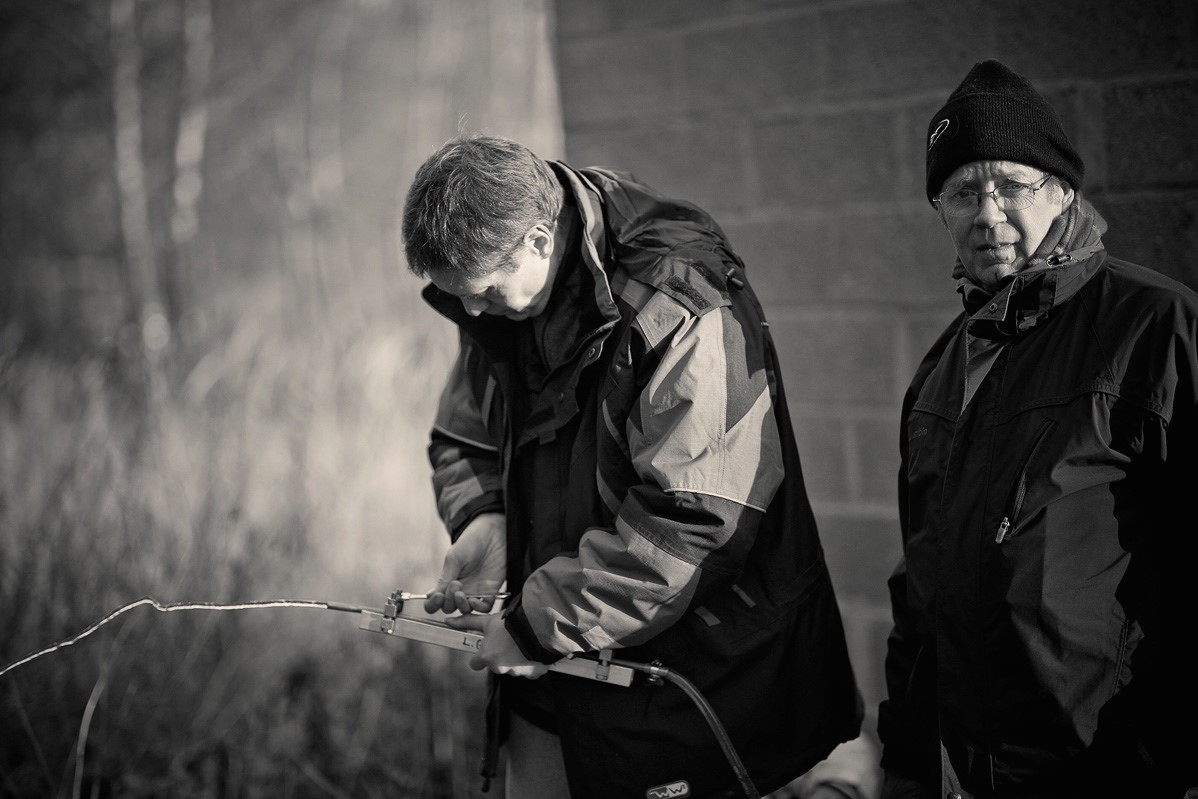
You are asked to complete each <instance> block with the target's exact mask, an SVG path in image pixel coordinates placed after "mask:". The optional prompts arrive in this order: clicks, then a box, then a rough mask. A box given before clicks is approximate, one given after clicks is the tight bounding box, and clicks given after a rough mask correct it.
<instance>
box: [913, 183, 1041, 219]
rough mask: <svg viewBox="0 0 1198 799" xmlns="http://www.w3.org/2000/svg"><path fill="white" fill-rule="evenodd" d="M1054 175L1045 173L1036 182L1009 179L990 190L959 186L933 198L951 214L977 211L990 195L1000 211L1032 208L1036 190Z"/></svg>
mask: <svg viewBox="0 0 1198 799" xmlns="http://www.w3.org/2000/svg"><path fill="white" fill-rule="evenodd" d="M1050 178H1052V175H1045V176H1044V177H1043V178H1041V179H1040V180H1038V181H1036V183H1021V182H1019V181H1017V180H1009V181H1007V182H1006V183H1004V184H1002V185H1001V186H996V187H995V188H994V189H992V190H990V191H977V190H976V189H967V188H959V189H953V190H952V191H944V192H941V193H940V194H937V195H936V196H935V197H933V198H932V202H933V203H934V204H935V205H936V207H937V208H940V209H941V210H943V211H944V213H946V214H948V215H949V216H969V215H971V214H975V213H977V210H978V208H980V207H981V205H982V198H983V197H990V198H992V199H993V200H994V203H995V205H997V206H998V209H999V210H1000V211H1022V210H1023V209H1025V208H1031V207H1032V204H1033V203H1034V202H1035V201H1036V192H1038V191H1040V189H1042V188H1044V186H1045V185H1046V184H1047V183H1048V181H1049V179H1050Z"/></svg>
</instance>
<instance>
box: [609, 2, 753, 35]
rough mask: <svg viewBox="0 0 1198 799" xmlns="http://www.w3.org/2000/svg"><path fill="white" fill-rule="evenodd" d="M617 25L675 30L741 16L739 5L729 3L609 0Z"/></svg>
mask: <svg viewBox="0 0 1198 799" xmlns="http://www.w3.org/2000/svg"><path fill="white" fill-rule="evenodd" d="M606 5H609V6H610V7H611V9H612V16H613V17H614V18H615V20H616V24H617V25H619V26H621V27H625V28H640V27H647V26H653V25H671V26H674V27H678V26H685V25H687V24H693V23H695V22H697V21H702V22H703V23H704V24H711V23H712V21H713V20H720V19H722V18H724V17H728V16H733V15H736V14H738V13H739V9H738V7H737V4H736V3H729V2H727V0H653V2H651V3H646V2H645V0H608V2H607V3H606Z"/></svg>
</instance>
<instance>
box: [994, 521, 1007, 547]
mask: <svg viewBox="0 0 1198 799" xmlns="http://www.w3.org/2000/svg"><path fill="white" fill-rule="evenodd" d="M1010 531H1011V518H1010V517H1009V516H1004V517H1002V522H1001V523H1000V524H999V525H998V535H996V536H994V543H996V544H1001V543H1002V542H1003V541H1005V540H1006V539H1007V533H1009V532H1010Z"/></svg>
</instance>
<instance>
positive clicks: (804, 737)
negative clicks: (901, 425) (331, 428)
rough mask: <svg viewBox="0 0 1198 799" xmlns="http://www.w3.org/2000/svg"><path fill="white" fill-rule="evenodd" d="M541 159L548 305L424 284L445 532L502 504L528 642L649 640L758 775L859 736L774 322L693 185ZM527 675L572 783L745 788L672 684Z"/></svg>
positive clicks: (792, 773)
mask: <svg viewBox="0 0 1198 799" xmlns="http://www.w3.org/2000/svg"><path fill="white" fill-rule="evenodd" d="M553 168H554V169H555V171H556V172H557V174H558V175H559V178H560V179H561V180H562V182H563V184H564V185H565V186H566V187H567V192H568V194H569V197H570V202H571V203H573V204H574V205H575V206H576V207H577V209H578V211H579V213H580V215H581V219H582V221H583V228H584V232H583V235H581V236H580V241H579V244H578V251H577V253H576V257H573V258H569V259H567V260H566V261H565V262H564V264H563V267H562V269H563V270H571V271H570V272H569V273H568V274H567V275H566V277H565V278H564V279H562V278H560V277H559V280H558V281H557V283H556V284H555V287H554V291H553V294H552V297H551V302H550V305H549V307H548V308H547V310H546V311H545V312H544V313H543V314H542V316H543V317H544V318H539V319H538V320H535V324H534V321H530V320H526V321H524V322H518V323H513V322H511V321H508V320H505V319H503V318H500V317H486V316H482V317H478V318H472V317H469V316H468V315H467V314H465V313H464V311H463V309H462V306H461V303H460V302H459V301H458V300H456V299H455V298H453V297H450V296H448V295H445V294H443V293H441V292H439V291H437V290H436V289H435V287H431V286H430V287H428V288H427V289H426V295H425V296H426V298H427V299H428V300H429V302H430V303H431V304H432V305H433V306H434V307H435V308H437V309H438V310H439V311H440V312H441V313H443V314H444V315H445V316H447V317H448V318H449V319H451V320H452V321H453V322H455V323H456V324H457V325H458V326H459V328H460V330H461V352H460V354H459V358H458V361H457V364H456V366H455V368H454V371H453V374H452V375H451V377H450V380H449V383H448V385H447V386H446V388H445V392H444V394H443V396H442V399H441V405H440V409H439V411H438V415H437V422H436V425H435V428H434V432H433V439H432V444H431V446H430V456H431V460H432V463H433V466H434V487H435V489H436V493H437V498H438V504H439V508H440V512H441V515H442V517H443V519H444V520H445V523H446V526H447V527H448V528H449V530H450V531H451V534H452V535H455V536H456V535H457V534H458V533H459V532H460V531H461V529H462V528H463V527H464V526H465V525H466V524H467V522H468V521H469V520H470V519H472V518H473V517H474V516H475V515H477V514H478V513H480V512H483V511H493V510H503V511H504V512H505V513H506V515H507V521H508V542H507V546H508V573H507V576H508V585H509V588H511V590H513V591H515V592H517V594H518V595H517V596H516V597H515V599H514V601H513V602H512V603H511V604H510V605H509V607H508V608H507V609H506V610H505V614H506V615H505V623H506V625H507V627H508V630H509V631H510V632H511V634H512V636H513V637H514V638H515V640H516V641H517V642H518V643H519V644H520V646H521V647H522V648H523V649H524V651H525V653H526V654H527V655H528V656H529V657H532V658H534V659H539V660H541V661H543V662H550V661H553V660H556V659H558V658H560V657H562V656H564V655H569V654H576V653H594V652H597V651H599V650H604V649H614V650H616V652H615V655H616V656H617V657H619V658H623V659H626V660H632V661H637V662H642V663H650V662H654V661H659V662H660V663H661V664H662V665H663V666H665V667H666V668H669V669H671V670H673V671H675V672H677V673H678V674H680V675H682V676H683V677H684V678H686V679H687V680H689V681H690V682H692V683H694V684H695V686H696V687H697V688H698V689H699V691H700V693H701V694H702V695H703V696H704V697H705V699H706V700H707V701H708V702H710V704H711V705H712V707H713V708H714V710H715V712H716V714H717V716H718V718H719V720H720V721H721V722H722V725H723V726H724V728H725V729H726V730H727V733H728V735H729V736H730V738H731V741H732V743H733V744H734V746H735V749H736V751H737V752H738V754H739V756H740V758H741V759H742V760H743V761H744V763H745V765H746V767H747V769H748V771H749V772H750V773H751V775H752V777H753V779H754V781H755V782H756V783H757V785H758V787H759V789H760V790H762V791H763V792H764V791H769V790H773V789H775V788H777V787H780V786H781V785H783V784H785V783H786V782H788V781H790V780H791V779H793V778H795V777H797V776H799V775H800V774H802V773H803V772H804V771H806V770H807V769H808V768H810V767H811V766H812V765H813V764H815V763H816V762H817V761H819V760H821V759H822V758H823V757H824V756H826V755H827V754H828V753H829V752H830V751H831V750H832V749H833V748H834V747H835V746H836V744H838V743H839V742H841V741H845V740H848V739H851V738H853V737H854V736H855V735H856V734H857V732H858V729H859V726H860V722H861V714H862V709H861V703H860V696H859V694H858V691H857V687H856V683H855V680H854V676H853V673H852V669H851V667H850V664H849V660H848V654H847V648H846V645H845V640H844V632H843V629H842V626H841V619H840V615H839V610H838V607H837V604H836V597H835V594H834V592H833V588H832V584H831V582H830V580H829V575H828V571H827V568H826V566H825V563H824V559H823V552H822V549H821V546H820V541H819V538H818V535H817V531H816V525H815V522H814V519H813V516H812V513H811V508H810V506H809V504H808V500H807V496H806V492H805V487H804V483H803V477H802V473H801V470H800V465H799V457H798V451H797V449H796V446H795V441H794V435H793V431H792V429H791V425H790V420H789V418H788V414H787V408H786V401H785V397H784V395H783V393H782V381H781V377H780V375H779V372H778V362H777V356H776V354H775V351H774V346H773V342H772V339H771V338H770V335H769V329H768V325H767V324H766V322H765V320H764V317H763V315H762V311H761V307H760V305H759V303H758V301H757V299H756V297H755V296H754V294H753V292H752V290H751V288H750V287H749V286H748V278H747V276H746V275H745V274H744V271H743V264H742V263H741V262H740V260H739V259H738V258H737V257H736V256H735V255H733V254H732V252H731V250H730V248H729V246H728V243H727V241H726V240H725V238H724V236H723V234H722V232H721V231H720V230H719V228H718V227H717V226H716V224H715V222H714V221H712V220H711V219H710V217H708V216H707V215H706V214H705V213H704V212H702V211H701V210H700V209H698V208H696V207H694V206H692V205H690V204H687V203H684V202H680V201H675V200H668V199H666V198H663V197H661V196H659V195H658V194H656V193H655V192H654V191H653V190H651V189H649V188H648V187H646V186H644V185H642V184H640V183H638V182H636V181H635V180H634V179H633V178H632V177H631V176H629V175H625V174H621V173H616V172H612V171H607V170H602V169H587V170H581V171H576V170H573V169H571V168H569V167H567V166H565V165H563V164H559V163H554V164H553ZM534 336H535V337H537V338H538V340H539V343H538V344H537V347H538V348H539V350H538V349H533V348H532V347H531V345H530V343H529V342H530V341H531V340H532V338H533V337H534ZM538 352H539V356H538ZM530 360H531V361H536V362H537V363H536V364H535V365H530V363H529V361H530ZM536 683H537V685H538V687H539V686H542V685H543V686H546V687H547V689H548V690H549V691H550V692H551V694H552V701H553V703H554V704H555V706H556V724H557V732H558V733H559V734H560V736H561V739H562V746H563V750H564V756H565V762H566V768H567V776H568V779H569V782H570V786H571V795H572V796H574V797H588V796H594V797H621V796H630V797H644V796H646V795H647V791H649V790H650V789H652V788H654V787H658V786H677V784H678V783H680V782H683V781H685V783H686V784H687V785H688V787H689V791H690V793H689V794H685V795H690V796H695V797H699V796H723V795H738V792H739V789H738V782H737V779H736V774H735V773H734V771H733V769H732V766H731V765H730V763H729V761H728V760H727V759H726V758H725V755H724V753H723V751H722V749H721V748H720V746H719V742H718V740H717V739H716V737H715V735H714V733H713V731H712V730H711V729H710V728H709V727H708V724H707V723H706V722H705V721H704V719H703V717H702V715H701V714H700V711H699V709H698V708H697V707H696V705H695V704H694V703H693V702H692V700H691V699H690V698H689V697H688V696H687V695H686V694H685V693H684V691H683V690H680V689H679V688H678V687H677V686H675V685H672V684H669V683H667V684H666V685H663V686H654V685H650V684H647V683H646V682H645V681H643V680H638V681H637V682H636V683H635V684H634V685H633V686H632V687H629V688H625V687H620V686H612V685H607V684H603V683H600V682H595V681H589V680H583V679H579V678H576V677H571V676H566V675H561V674H557V673H552V672H551V673H550V674H548V675H546V676H545V677H543V678H541V679H540V680H537V681H536ZM502 684H503V685H504V686H508V689H509V690H514V689H512V688H511V681H510V680H504V681H502ZM520 687H521V686H516V687H515V688H520ZM674 790H675V791H677V790H680V789H677V788H675V789H674ZM662 795H670V794H668V789H666V788H665V787H663V788H662ZM672 795H676V796H681V795H684V794H681V793H677V792H675V793H674V794H672Z"/></svg>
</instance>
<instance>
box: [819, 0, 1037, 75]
mask: <svg viewBox="0 0 1198 799" xmlns="http://www.w3.org/2000/svg"><path fill="white" fill-rule="evenodd" d="M988 21H989V12H988V11H987V10H986V8H985V6H983V5H982V4H980V3H977V4H975V3H971V2H953V3H946V2H943V0H915V1H914V2H911V1H908V2H901V3H884V4H874V5H868V6H859V5H856V4H854V5H851V6H849V7H847V8H844V9H843V10H837V11H829V12H828V13H826V14H825V15H824V20H823V22H824V26H825V31H826V36H825V42H826V46H827V47H828V48H829V51H830V53H829V59H828V83H827V89H826V90H827V92H828V94H829V95H830V96H833V97H835V96H843V95H844V94H846V93H847V94H849V95H885V96H894V95H896V94H901V93H903V92H907V91H916V92H919V91H927V90H929V89H933V88H935V87H936V86H938V85H942V86H948V87H949V91H951V89H952V87H953V86H956V85H957V83H959V82H960V80H961V78H963V77H964V76H965V73H966V71H968V68H969V66H971V65H972V64H973V60H974V59H975V54H978V53H989V52H992V51H993V49H994V48H993V46H992V45H993V35H992V33H991V31H992V30H993V28H992V26H990V25H988V24H986V23H987V22H988ZM1020 27H1021V29H1022V26H1020ZM962 64H964V65H965V66H964V69H961V68H960V67H961V65H962ZM945 96H946V97H947V96H948V91H946V92H945Z"/></svg>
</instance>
